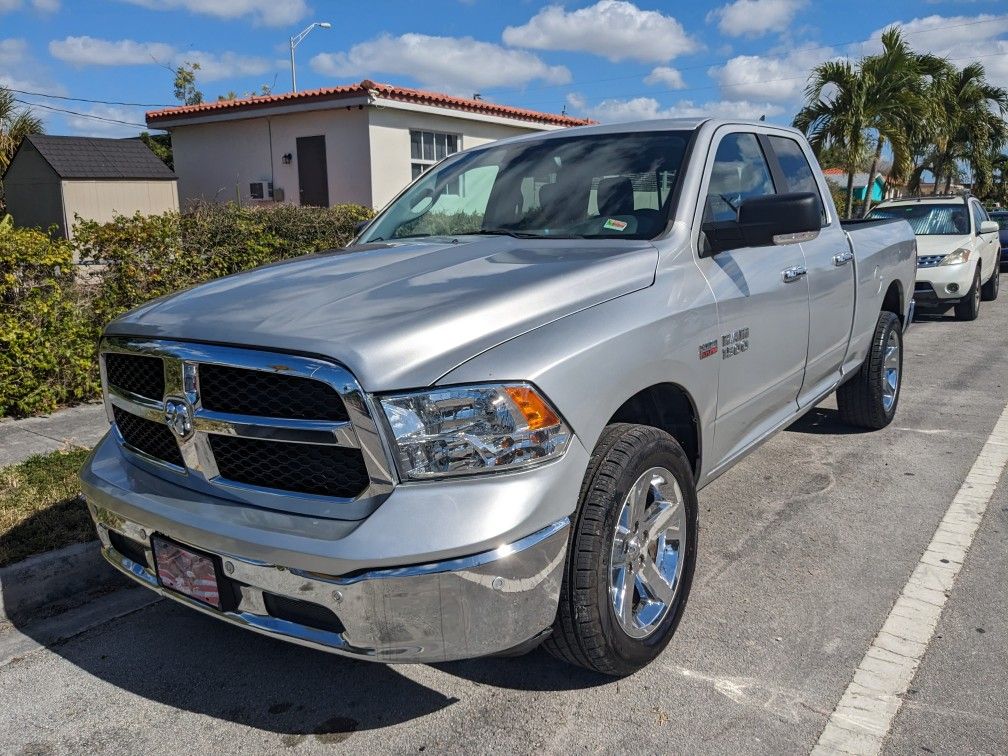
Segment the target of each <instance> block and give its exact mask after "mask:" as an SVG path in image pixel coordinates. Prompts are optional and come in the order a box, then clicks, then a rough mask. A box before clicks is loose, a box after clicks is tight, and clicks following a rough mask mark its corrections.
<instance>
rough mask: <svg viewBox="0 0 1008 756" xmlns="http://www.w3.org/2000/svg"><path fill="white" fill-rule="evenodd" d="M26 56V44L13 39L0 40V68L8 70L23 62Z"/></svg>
mask: <svg viewBox="0 0 1008 756" xmlns="http://www.w3.org/2000/svg"><path fill="white" fill-rule="evenodd" d="M27 55H28V43H27V42H26V41H25V40H23V39H18V38H17V37H13V38H10V39H0V67H2V68H9V67H11V66H14V65H15V64H17V63H19V62H21V61H22V60H24V58H25V57H27Z"/></svg>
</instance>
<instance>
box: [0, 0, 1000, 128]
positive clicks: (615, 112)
mask: <svg viewBox="0 0 1008 756" xmlns="http://www.w3.org/2000/svg"><path fill="white" fill-rule="evenodd" d="M312 21H329V22H331V23H332V28H331V29H329V30H316V31H314V32H313V33H312V34H311V35H310V36H309V37H308V38H307V39H306V40H305V41H304V42H303V43H302V44H301V46H300V47H298V50H297V63H298V86H299V88H300V89H310V88H315V87H323V86H329V85H334V84H340V83H347V82H352V81H359V80H360V79H362V78H371V79H374V80H376V81H387V82H390V83H395V84H403V85H407V86H417V87H422V88H426V89H434V90H437V91H446V92H451V93H454V94H461V95H466V96H468V95H471V94H472V93H474V92H479V93H481V95H482V96H483V97H484V98H485V99H488V100H494V101H496V102H502V103H507V104H513V105H521V106H526V107H531V108H535V109H539V110H548V111H553V112H560V111H561V110H562V109H566V112H568V113H570V114H574V115H585V116H591V117H593V118H597V119H599V120H602V121H613V120H628V119H632V118H647V117H662V116H675V115H696V114H701V113H710V114H716V115H727V114H730V115H739V116H746V117H759V116H760V115H766V116H767V120H769V121H775V122H789V121H790V119H791V117H792V116H793V115H794V113H795V111H796V109H797V108H798V106H799V104H800V102H801V90H802V88H803V86H804V83H805V79H806V77H807V75H808V71H809V69H810V68H811V67H812V66H813V65H815V64H816V63H818V62H820V61H822V60H825V59H827V58H830V57H841V56H853V57H857V56H859V55H861V54H864V53H868V52H872V51H873V50H875V49H876V48H877V38H878V34H879V32H880V31H881V30H882V29H883V28H885V27H886V26H888V25H890V24H893V23H899V24H901V25H903V26H904V28H905V31H906V33H907V34H908V36H909V39H910V41H911V43H912V44H913V45H914V46H915V47H916V48H918V49H921V50H929V51H933V52H936V53H939V54H943V55H946V56H948V57H950V58H952V59H953V60H955V61H956V62H957V63H959V64H960V65H961V64H963V63H965V62H966V61H967V60H971V59H977V60H980V62H982V63H983V64H984V65H985V66H986V67H987V69H988V75H989V77H990V78H991V79H992V80H993V81H994V82H996V83H998V84H1000V85H1001V86H1005V87H1008V2H1006V0H959V1H958V2H955V1H952V0H916V1H910V0H895V1H890V2H879V0H874V1H873V2H868V1H866V0H849V1H848V2H833V1H832V0H831V1H830V2H822V1H814V0H722V1H721V2H658V1H655V0H652V1H650V2H648V1H647V0H634V2H627V1H624V0H594V1H591V0H589V1H587V2H586V1H585V0H568V1H567V2H563V3H549V2H531V1H524V0H514V1H512V2H501V0H428V1H427V2H422V3H421V2H408V1H406V0H395V1H387V2H381V1H376V0H371V1H370V2H358V1H357V0H344V1H340V2H336V1H335V0H328V1H327V0H0V84H4V85H5V86H8V87H11V88H14V89H16V90H21V93H17V96H18V97H19V98H21V99H22V100H24V101H29V102H33V103H37V104H39V105H40V106H41V105H46V106H48V107H50V108H61V109H63V110H69V111H75V113H77V115H75V114H70V113H63V112H59V111H57V110H45V109H42V108H41V107H40V108H39V109H38V110H37V112H38V113H39V114H40V115H42V117H43V118H44V120H45V123H46V128H47V130H48V131H49V132H50V133H63V134H93V135H99V136H129V135H132V134H135V133H136V132H137V131H138V130H139V129H138V127H137V126H133V125H128V124H142V123H143V113H144V111H145V110H147V109H152V108H153V107H156V106H168V105H172V104H176V103H175V101H174V99H173V93H172V74H171V72H170V70H169V69H170V68H171V67H172V66H174V65H178V64H179V63H180V62H183V61H188V60H195V61H199V62H200V63H201V66H202V69H201V71H200V78H199V82H198V83H199V86H200V88H201V89H202V91H203V93H204V95H205V97H206V98H207V99H216V97H217V95H219V94H224V93H227V92H228V91H232V90H233V91H235V92H237V93H239V94H244V93H246V92H250V91H252V90H259V88H260V87H261V86H262V85H264V84H266V85H268V86H271V87H272V88H273V90H274V91H277V92H282V91H287V90H288V89H289V88H290V69H289V62H288V54H287V39H288V38H289V37H290V36H291V35H292V34H295V33H297V32H298V31H300V30H301V29H302V28H304V27H305V26H306V25H307V24H309V23H310V22H312ZM24 92H32V93H35V94H23V93H24ZM42 95H61V96H63V97H64V98H79V99H58V98H55V97H51V96H50V97H46V96H42ZM85 100H92V101H94V102H87V101H85ZM99 101H107V102H99ZM119 103H137V105H134V104H119ZM88 116H98V117H101V118H105V119H110V120H98V119H96V118H93V117H88ZM116 121H125V122H128V124H123V123H117V122H116Z"/></svg>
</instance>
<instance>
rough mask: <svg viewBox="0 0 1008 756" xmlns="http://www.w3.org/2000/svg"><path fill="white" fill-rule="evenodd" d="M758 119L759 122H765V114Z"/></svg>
mask: <svg viewBox="0 0 1008 756" xmlns="http://www.w3.org/2000/svg"><path fill="white" fill-rule="evenodd" d="M759 119H760V120H761V121H765V120H766V113H764V114H763V115H761V116H760V117H759Z"/></svg>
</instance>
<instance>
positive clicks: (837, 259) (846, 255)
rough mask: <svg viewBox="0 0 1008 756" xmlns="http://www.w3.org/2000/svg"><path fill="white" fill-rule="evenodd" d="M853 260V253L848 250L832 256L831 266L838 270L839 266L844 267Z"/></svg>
mask: <svg viewBox="0 0 1008 756" xmlns="http://www.w3.org/2000/svg"><path fill="white" fill-rule="evenodd" d="M853 259H854V253H853V252H851V251H850V250H849V249H848V250H847V251H846V252H841V253H840V254H839V255H833V264H834V265H836V266H837V267H838V268H839V267H840V266H841V265H846V264H847V263H849V262H850V261H851V260H853Z"/></svg>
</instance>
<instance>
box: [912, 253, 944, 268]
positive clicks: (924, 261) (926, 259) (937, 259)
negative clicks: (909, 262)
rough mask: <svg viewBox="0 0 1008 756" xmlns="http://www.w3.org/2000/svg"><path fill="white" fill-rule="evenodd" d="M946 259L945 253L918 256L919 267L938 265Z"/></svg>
mask: <svg viewBox="0 0 1008 756" xmlns="http://www.w3.org/2000/svg"><path fill="white" fill-rule="evenodd" d="M944 259H945V255H918V257H917V267H918V268H933V267H934V266H936V265H940V264H941V261H942V260H944Z"/></svg>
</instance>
